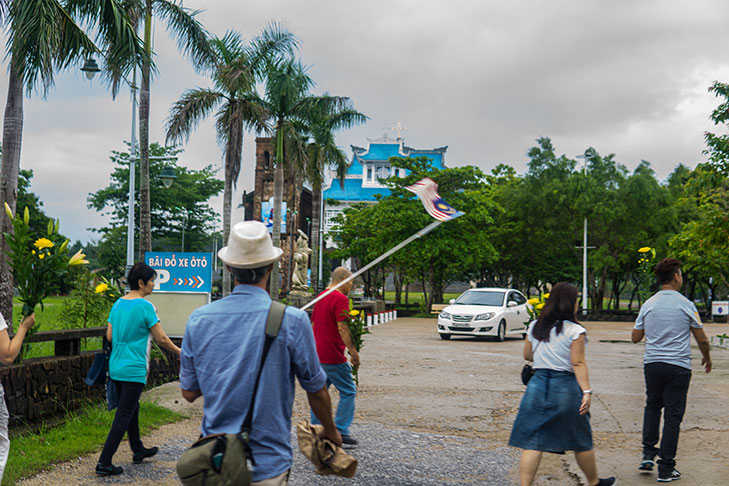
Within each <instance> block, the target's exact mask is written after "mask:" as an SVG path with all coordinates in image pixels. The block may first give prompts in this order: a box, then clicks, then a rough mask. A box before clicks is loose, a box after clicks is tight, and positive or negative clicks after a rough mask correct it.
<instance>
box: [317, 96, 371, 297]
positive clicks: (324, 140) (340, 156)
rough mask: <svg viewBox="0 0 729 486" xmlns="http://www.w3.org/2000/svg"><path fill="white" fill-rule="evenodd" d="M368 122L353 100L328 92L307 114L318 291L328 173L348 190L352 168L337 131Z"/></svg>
mask: <svg viewBox="0 0 729 486" xmlns="http://www.w3.org/2000/svg"><path fill="white" fill-rule="evenodd" d="M367 119H368V117H367V116H365V115H363V114H362V113H360V112H359V111H357V110H355V109H354V106H353V104H352V102H351V100H350V99H349V98H346V97H335V96H329V95H327V94H326V93H325V94H324V96H322V99H321V101H320V102H319V103H316V104H315V105H314V106H313V107H312V109H311V110H310V112H309V113H308V114H307V120H306V122H305V123H306V126H307V128H306V131H307V133H308V134H309V136H310V137H311V138H310V143H309V145H308V147H307V153H308V157H307V166H306V177H307V179H308V180H309V182H310V183H311V186H312V204H311V211H312V216H311V228H312V229H311V249H312V258H311V283H312V285H313V286H314V289H315V291H318V290H319V289H318V283H319V231H320V225H321V218H320V214H321V204H322V185H323V182H324V172H325V171H326V170H327V169H328V168H333V169H335V171H336V174H337V178H338V179H339V184H340V185H341V187H342V188H344V176H345V175H346V172H347V169H348V168H349V164H348V163H347V156H346V155H345V154H344V152H343V151H342V149H340V148H339V147H337V144H336V142H335V139H334V132H335V131H337V130H341V129H344V128H351V127H353V126H354V125H357V124H360V123H365V122H366V121H367Z"/></svg>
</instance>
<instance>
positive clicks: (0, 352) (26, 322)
mask: <svg viewBox="0 0 729 486" xmlns="http://www.w3.org/2000/svg"><path fill="white" fill-rule="evenodd" d="M34 324H35V312H34V313H32V314H31V315H29V316H28V317H26V318H25V319H23V321H22V322H21V323H20V326H18V332H16V333H15V336H13V339H10V335H9V334H8V330H7V329H3V330H2V331H0V362H2V363H3V364H4V365H11V364H13V361H15V358H17V357H18V353H20V348H21V347H22V345H23V340H24V339H25V335H26V334H27V333H28V330H30V328H32V327H33V325H34Z"/></svg>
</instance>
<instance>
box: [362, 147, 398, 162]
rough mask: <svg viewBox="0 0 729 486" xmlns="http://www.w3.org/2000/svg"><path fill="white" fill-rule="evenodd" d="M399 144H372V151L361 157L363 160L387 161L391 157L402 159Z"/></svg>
mask: <svg viewBox="0 0 729 486" xmlns="http://www.w3.org/2000/svg"><path fill="white" fill-rule="evenodd" d="M399 149H400V144H399V143H371V144H370V150H369V152H367V153H366V154H364V155H360V156H359V158H360V159H362V160H387V159H389V158H390V157H402V155H401V154H400V152H399Z"/></svg>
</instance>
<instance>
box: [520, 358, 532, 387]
mask: <svg viewBox="0 0 729 486" xmlns="http://www.w3.org/2000/svg"><path fill="white" fill-rule="evenodd" d="M532 376H534V368H532V365H530V364H529V363H527V364H525V365H524V367H523V368H522V369H521V382H522V383H524V384H525V385H526V384H528V383H529V380H531V379H532Z"/></svg>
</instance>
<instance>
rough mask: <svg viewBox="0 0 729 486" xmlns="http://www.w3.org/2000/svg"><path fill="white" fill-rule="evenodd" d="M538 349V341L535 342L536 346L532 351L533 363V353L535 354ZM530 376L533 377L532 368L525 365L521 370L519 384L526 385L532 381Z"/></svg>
mask: <svg viewBox="0 0 729 486" xmlns="http://www.w3.org/2000/svg"><path fill="white" fill-rule="evenodd" d="M538 347H539V341H537V345H536V346H534V350H533V351H532V361H534V353H536V352H537V348H538ZM532 376H534V368H532V365H530V364H529V363H527V364H525V365H524V367H523V368H522V369H521V382H522V383H524V384H525V385H526V384H528V383H529V380H531V379H532Z"/></svg>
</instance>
